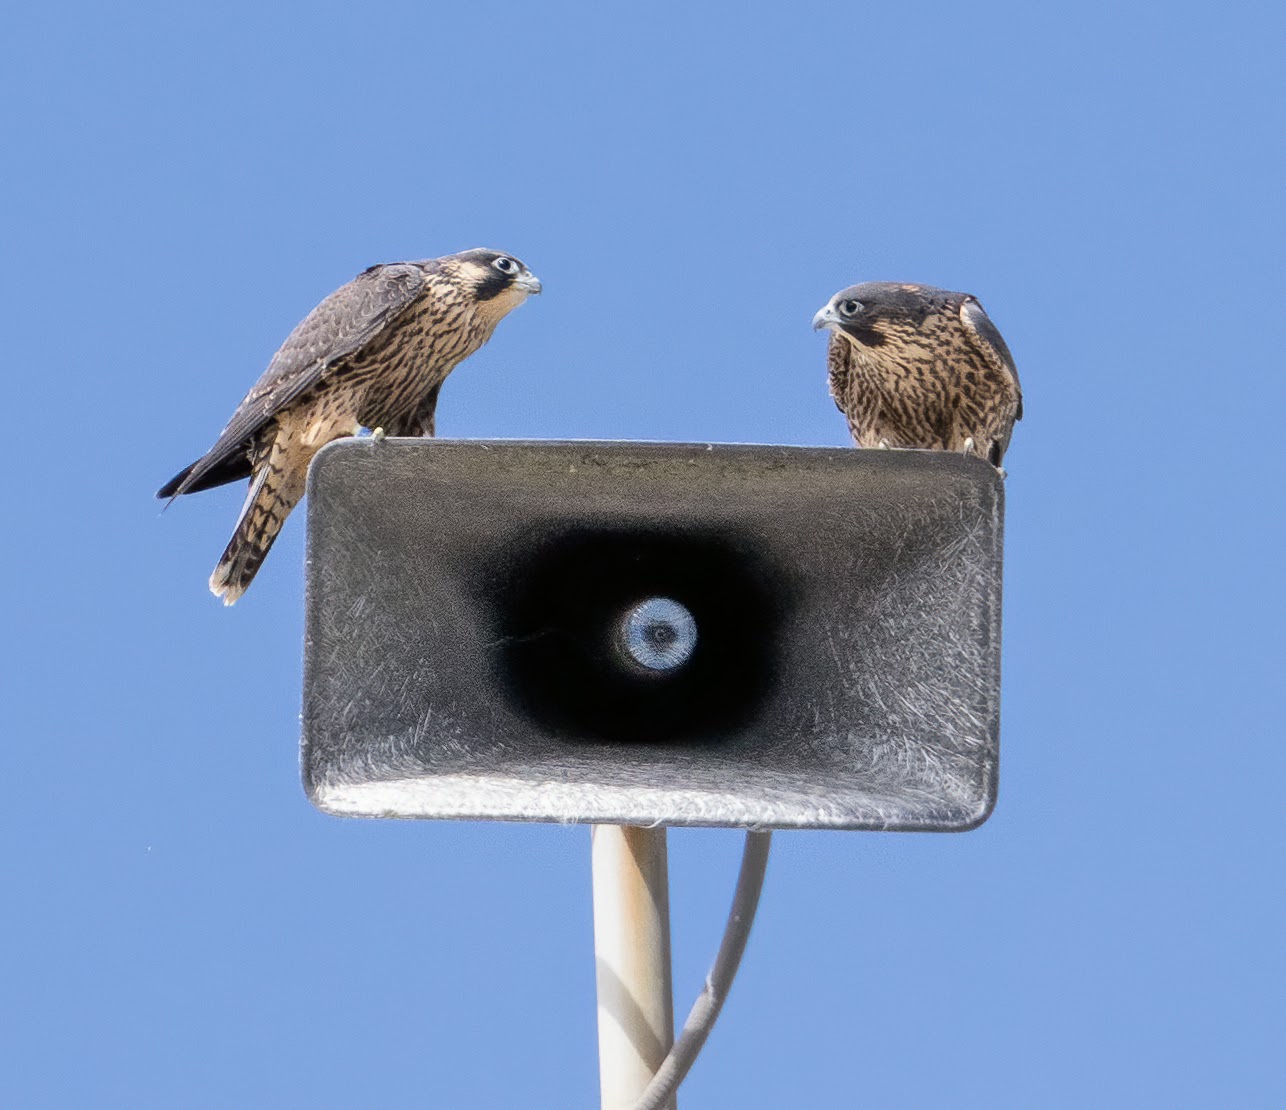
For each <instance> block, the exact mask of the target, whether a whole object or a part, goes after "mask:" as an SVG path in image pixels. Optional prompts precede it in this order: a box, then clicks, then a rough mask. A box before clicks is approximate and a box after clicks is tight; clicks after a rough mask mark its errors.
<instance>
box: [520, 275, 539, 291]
mask: <svg viewBox="0 0 1286 1110" xmlns="http://www.w3.org/2000/svg"><path fill="white" fill-rule="evenodd" d="M514 285H516V286H517V287H518V288H519V289H521V290H522V291H523V292H524V293H539V292H540V278H538V277H537V276H536V275H535V274H533V273H532V272H531V271H530V270H524V271H523V272H522V274H521V275H520V276H519V278H518V280H517V281H515V282H514Z"/></svg>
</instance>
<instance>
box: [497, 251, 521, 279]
mask: <svg viewBox="0 0 1286 1110" xmlns="http://www.w3.org/2000/svg"><path fill="white" fill-rule="evenodd" d="M492 265H493V266H494V267H495V268H496V269H497V270H499V271H500V272H501V273H502V274H512V273H516V272H517V270H518V263H517V262H515V261H514V260H513V259H512V258H506V257H505V256H504V255H503V254H502V255H501V256H500V257H499V258H497V259H496V260H495V261H494V262H493V263H492Z"/></svg>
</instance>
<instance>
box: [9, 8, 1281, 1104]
mask: <svg viewBox="0 0 1286 1110" xmlns="http://www.w3.org/2000/svg"><path fill="white" fill-rule="evenodd" d="M1282 24H1283V18H1282V16H1281V13H1280V9H1279V8H1278V7H1277V6H1274V5H1269V4H1267V3H1235V2H1234V3H1229V4H1225V5H1223V6H1221V7H1220V8H1219V9H1217V10H1215V9H1212V8H1209V7H1198V6H1194V5H1183V4H1179V5H1163V4H1159V3H1156V4H1137V3H1136V4H1124V5H1109V4H1095V3H1086V4H1078V5H1041V6H1031V5H1019V4H996V3H978V4H973V5H968V6H966V5H958V4H952V5H945V4H935V3H926V4H919V5H912V6H892V5H884V6H856V5H848V6H843V5H825V6H814V7H806V6H802V5H789V6H788V5H780V6H772V7H760V6H757V5H754V4H750V5H744V4H739V5H675V6H670V5H666V4H654V5H649V6H647V7H646V8H635V9H630V10H628V11H625V10H618V9H615V8H611V9H609V8H607V7H606V6H603V7H592V6H589V5H584V6H576V5H564V4H558V3H545V4H539V5H537V4H527V5H516V4H515V5H510V4H494V5H487V6H485V7H484V6H481V5H477V6H466V5H453V6H443V5H433V4H423V3H420V4H405V5H380V4H371V5H361V6H358V5H334V4H315V5H311V6H308V7H304V6H298V7H290V6H281V7H277V6H266V7H265V6H260V5H241V4H227V5H219V6H209V5H205V6H200V7H198V6H196V5H191V6H183V7H179V6H174V5H159V4H158V5H143V4H137V3H124V4H121V5H116V6H112V7H105V6H101V5H78V4H67V5H61V6H49V7H47V8H46V9H43V10H37V9H36V8H35V7H33V6H28V7H27V8H26V10H24V11H22V12H20V13H18V14H15V15H11V16H10V17H9V20H8V26H7V28H6V33H5V36H4V42H3V44H0V62H2V63H3V64H0V92H2V93H3V97H2V100H0V102H2V103H3V105H4V107H3V108H0V118H2V120H3V132H2V134H0V139H2V141H3V149H4V150H5V153H6V155H7V158H6V170H5V173H4V174H3V176H2V177H0V196H2V197H3V202H4V210H5V213H6V217H7V218H6V220H5V221H4V229H3V232H0V235H2V236H3V239H2V241H3V245H4V254H5V258H6V265H5V266H4V267H3V270H0V282H3V299H2V301H0V303H3V305H4V308H5V317H6V328H5V334H6V339H7V344H6V347H7V349H6V363H7V373H6V381H7V382H8V383H9V385H8V390H9V397H10V399H11V403H12V408H11V411H10V418H9V419H10V435H9V441H8V446H7V454H8V457H9V459H10V463H9V466H8V468H7V469H8V481H7V483H6V510H7V512H6V516H7V520H8V530H7V537H8V542H7V543H6V544H5V545H4V548H3V554H0V565H2V566H3V570H4V578H5V581H7V582H8V583H9V585H10V589H9V593H8V597H7V605H6V610H7V613H8V620H7V622H6V625H7V628H8V631H9V634H8V635H7V636H6V637H5V641H6V643H7V652H8V656H9V658H8V662H7V664H6V666H5V667H4V672H3V673H4V676H5V677H4V680H3V690H4V694H3V699H4V702H3V704H4V706H5V718H6V726H7V727H6V728H5V736H6V739H7V741H8V742H7V745H6V750H7V753H8V754H7V764H8V767H9V772H8V781H9V784H10V786H9V800H8V803H7V804H6V805H5V806H4V807H3V809H4V816H3V823H4V828H3V844H4V847H3V849H2V850H0V858H2V859H3V878H2V881H3V888H4V890H5V891H6V893H7V895H8V910H7V912H6V913H5V915H4V921H3V925H0V929H3V932H4V934H5V936H4V941H3V944H0V952H3V956H0V961H3V965H4V967H3V982H4V984H5V986H4V991H5V994H6V995H7V998H6V1002H5V1004H4V1006H3V1007H0V1022H3V1024H4V1026H5V1028H4V1029H3V1030H0V1033H2V1037H3V1043H4V1044H5V1046H6V1049H7V1052H8V1053H9V1054H10V1056H9V1059H8V1061H7V1062H6V1063H5V1065H4V1067H3V1068H2V1069H0V1101H3V1102H4V1103H5V1104H6V1105H13V1106H24V1107H44V1106H51V1107H52V1106H91V1105H92V1106H102V1107H112V1106H121V1107H125V1106H128V1107H131V1108H145V1107H173V1106H185V1107H227V1106H239V1107H260V1106H263V1107H277V1106H286V1105H305V1104H306V1105H310V1106H315V1107H354V1106H374V1105H410V1104H419V1105H427V1106H462V1107H463V1106H470V1107H472V1106H479V1107H518V1106H524V1107H525V1106H539V1107H545V1106H547V1107H575V1106H590V1105H593V1104H594V1100H595V1098H596V1092H597V1079H596V1055H595V1040H594V1002H593V969H592V960H591V954H590V943H591V919H590V905H589V855H588V849H589V843H588V840H589V838H588V832H587V831H586V830H585V829H583V828H553V827H543V826H533V827H526V826H511V825H487V824H439V823H382V822H355V821H341V820H337V819H334V818H329V817H325V816H323V815H321V814H319V813H316V812H314V811H313V810H312V809H311V808H310V807H309V805H308V803H307V801H306V800H305V798H304V796H303V794H302V791H301V789H300V787H299V783H298V767H297V758H298V749H297V744H298V712H299V688H300V656H301V648H300V642H301V630H302V605H301V601H302V570H301V566H302V545H303V534H302V533H303V529H302V519H297V520H293V521H292V522H291V524H290V526H288V528H287V530H286V533H285V535H284V536H283V537H282V539H281V541H280V542H279V543H278V544H277V547H276V549H275V550H274V551H273V554H272V556H271V558H270V559H269V560H268V563H267V565H266V567H265V569H264V571H263V573H262V574H261V575H260V577H259V579H258V580H257V581H256V583H255V585H254V587H253V589H252V590H251V591H250V593H249V594H248V595H247V597H246V598H245V599H244V601H243V602H242V603H241V604H239V605H238V606H237V607H236V608H234V609H232V610H224V609H223V608H222V607H221V606H220V605H218V604H217V603H216V602H215V600H214V599H213V598H212V597H211V596H210V595H209V594H208V592H207V591H206V587H205V579H206V577H207V575H208V573H209V571H210V568H211V567H212V565H213V563H214V560H215V559H216V557H217V556H218V553H219V551H220V550H221V549H222V545H223V543H224V542H225V540H226V538H227V533H228V531H229V530H230V528H231V525H232V521H233V519H234V517H235V514H236V511H237V508H238V506H239V502H240V496H241V495H240V492H239V491H236V490H233V489H225V490H222V491H219V492H215V493H210V494H205V495H202V496H200V497H194V498H190V499H185V500H184V502H182V503H180V504H178V505H175V506H174V507H173V508H172V509H171V510H170V511H169V512H167V513H165V514H164V516H161V515H160V514H159V511H158V510H159V505H158V503H157V502H155V501H154V500H153V499H152V496H151V495H152V492H153V491H154V490H155V489H156V488H157V486H158V485H159V484H160V483H161V482H162V481H164V480H165V479H166V478H168V477H169V476H170V474H172V473H173V472H174V471H175V470H176V469H178V468H179V467H180V466H182V465H184V464H185V463H187V462H188V461H190V460H191V459H192V458H194V457H195V456H196V455H197V454H199V453H200V452H201V451H203V450H204V449H205V448H206V446H208V444H209V442H210V441H211V440H212V439H213V437H214V435H215V434H216V433H217V432H218V430H219V428H220V427H221V426H222V424H223V423H224V421H225V420H226V418H227V416H228V415H229V414H230V412H231V410H232V408H233V406H234V405H235V404H236V402H237V401H238V399H239V398H240V397H241V395H242V394H243V392H244V391H245V389H246V388H247V387H248V386H249V385H250V384H251V383H252V382H253V381H254V380H255V378H256V377H257V376H258V375H259V373H260V372H261V370H262V369H263V367H264V365H265V364H266V362H267V360H268V358H269V357H270V355H271V354H272V352H273V350H274V349H275V348H276V346H277V345H278V344H279V343H280V341H281V340H282V339H283V338H284V337H285V335H286V333H287V332H288V331H289V330H290V328H291V327H293V326H294V324H295V323H296V322H297V321H298V320H299V319H300V318H301V317H302V316H303V314H304V313H305V312H306V311H307V310H308V309H309V308H311V307H312V305H313V304H315V303H316V302H317V301H318V300H319V299H320V298H321V297H322V296H324V295H325V294H326V293H328V292H329V291H330V290H332V289H333V288H335V287H336V286H338V285H339V284H341V283H342V282H344V281H346V280H348V279H349V278H350V277H351V276H353V274H355V273H356V272H357V271H358V270H360V269H362V268H364V267H365V266H367V265H369V264H370V263H372V262H376V261H388V260H394V259H400V258H419V257H426V256H432V255H437V254H443V253H447V252H450V251H454V250H459V249H463V248H466V247H470V246H476V245H488V246H495V247H499V248H503V249H505V250H509V251H512V252H514V253H516V254H517V255H518V256H520V257H521V258H523V259H524V260H525V261H526V262H527V263H528V264H529V265H530V266H531V268H532V269H533V270H534V271H535V272H536V273H537V274H538V275H540V277H541V278H542V279H543V280H544V282H545V288H546V292H545V295H544V296H542V297H541V298H539V299H538V300H536V301H533V302H531V303H529V304H528V305H526V306H524V307H523V308H522V309H521V310H520V311H518V312H517V313H515V314H514V315H513V317H511V318H510V319H508V320H506V321H505V322H504V323H503V324H502V325H501V327H500V329H499V330H498V332H497V334H496V337H495V339H494V340H493V342H492V343H491V344H490V345H489V346H488V347H487V348H485V349H484V350H483V351H482V352H480V353H479V354H478V355H477V356H475V357H474V358H473V359H471V360H470V361H469V362H467V363H466V364H465V365H464V366H462V367H461V368H460V370H459V371H457V373H456V374H455V375H454V376H453V377H452V378H451V380H450V382H449V383H448V385H447V387H446V389H445V390H444V393H443V399H442V404H441V408H440V410H439V432H440V433H441V434H443V435H452V436H469V437H480V436H502V437H507V436H528V437H537V438H556V437H570V436H595V437H603V438H621V439H629V438H655V439H671V440H685V439H696V440H726V441H748V442H755V441H759V442H779V443H799V444H842V443H844V442H845V431H844V427H843V422H842V420H841V418H840V417H839V415H838V414H837V413H836V412H835V410H834V408H833V406H832V404H831V402H830V400H829V398H828V397H827V395H826V390H825V373H824V341H823V339H822V338H821V337H819V336H817V335H814V334H813V333H812V332H811V331H810V328H809V321H810V319H811V317H812V314H813V313H814V312H815V311H816V309H817V308H818V307H820V305H821V304H822V303H823V302H824V301H825V300H826V299H827V298H828V297H829V296H830V295H831V294H832V293H833V292H835V291H836V290H837V289H839V288H840V287H842V286H844V285H847V284H850V283H852V282H854V281H859V280H873V279H897V280H915V281H922V282H929V283H933V284H938V285H944V286H947V287H951V288H958V289H965V290H968V291H970V292H973V293H975V294H977V295H978V296H979V297H980V298H981V300H982V301H983V303H984V304H985V305H986V307H987V309H988V311H989V313H990V314H991V316H992V318H993V319H994V320H995V321H996V322H997V324H998V325H999V326H1000V328H1001V329H1002V331H1003V332H1004V334H1005V336H1006V338H1007V340H1008V342H1009V345H1010V347H1011V348H1012V349H1013V351H1014V354H1015V357H1016V359H1017V362H1018V365H1019V368H1020V370H1021V372H1022V375H1023V383H1024V389H1025V394H1026V407H1027V419H1026V420H1025V421H1024V422H1023V424H1022V425H1020V426H1019V428H1018V431H1017V434H1016V436H1015V439H1014V444H1013V447H1012V449H1011V452H1010V455H1009V457H1008V458H1007V460H1006V461H1007V463H1008V465H1009V470H1010V472H1011V477H1010V480H1009V485H1008V520H1007V547H1006V595H1005V607H1006V608H1005V649H1004V650H1005V679H1004V683H1005V685H1004V716H1003V727H1002V753H1003V754H1002V765H1001V779H1002V785H1001V797H1000V802H999V806H998V808H997V810H996V812H995V815H994V816H993V817H992V818H991V820H990V821H989V822H988V823H987V824H986V825H985V826H984V827H983V828H982V829H980V830H978V831H977V832H974V833H970V834H967V835H960V836H927V835H893V834H887V835H882V834H856V833H854V834H838V833H830V834H821V833H817V834H812V833H796V834H789V835H782V836H780V837H779V838H778V841H777V844H776V851H775V855H774V858H773V861H772V864H771V868H770V873H769V878H768V887H767V890H766V892H765V896H764V901H763V905H762V910H761V915H760V919H759V922H758V924H757V926H756V931H755V935H754V937H753V939H752V941H751V946H750V949H749V952H748V954H747V959H746V964H745V966H744V968H743V971H742V975H741V977H740V979H739V980H738V982H737V985H736V988H735V990H734V993H733V996H732V999H731V1001H730V1003H729V1006H728V1008H727V1009H726V1011H725V1013H724V1016H723V1018H722V1019H721V1022H720V1025H719V1027H718V1028H717V1030H716V1031H715V1034H714V1036H713V1037H712V1039H711V1041H710V1042H709V1045H708V1046H707V1049H706V1052H705V1054H704V1055H703V1056H702V1058H701V1060H700V1061H699V1063H698V1065H697V1068H696V1070H695V1071H694V1073H693V1075H692V1077H691V1079H690V1080H689V1083H688V1085H687V1087H686V1088H685V1099H684V1100H683V1105H685V1106H687V1107H738V1108H757V1107H764V1108H771V1107H783V1106H835V1107H848V1106H879V1107H920V1106H929V1105H937V1106H951V1107H983V1106H986V1107H996V1106H1003V1107H1010V1106H1012V1107H1030V1106H1047V1107H1061V1106H1067V1107H1073V1106H1075V1107H1082V1106H1105V1107H1107V1106H1121V1107H1134V1106H1162V1105H1164V1106H1170V1107H1182V1106H1193V1107H1198V1106H1212V1105H1223V1106H1234V1105H1235V1106H1269V1105H1280V1104H1281V1102H1282V1100H1283V1098H1286V1092H1284V1091H1283V1089H1282V1079H1281V1066H1280V1047H1281V1046H1280V1028H1281V1022H1282V1019H1283V1016H1284V1015H1283V1012H1282V1011H1283V1007H1282V998H1283V983H1282V967H1281V938H1282V935H1283V925H1286V920H1283V918H1284V917H1286V915H1284V914H1283V908H1282V901H1281V893H1280V892H1281V855H1282V833H1281V813H1282V801H1281V789H1280V784H1281V782H1282V781H1283V772H1286V765H1284V760H1283V754H1282V753H1283V743H1282V741H1283V733H1284V731H1286V730H1284V729H1283V724H1284V722H1283V714H1282V710H1281V695H1280V689H1281V683H1282V662H1283V659H1282V650H1281V642H1282V632H1281V629H1282V618H1283V616H1284V614H1283V605H1282V591H1281V587H1280V567H1281V561H1282V558H1281V550H1282V541H1283V526H1282V520H1281V517H1282V498H1281V486H1282V482H1281V479H1282V467H1281V462H1280V458H1281V449H1280V446H1279V443H1280V439H1281V429H1282V421H1283V411H1284V409H1286V394H1284V391H1283V386H1282V381H1283V373H1282V350H1283V346H1284V340H1286V335H1284V334H1283V330H1284V329H1283V325H1282V320H1283V313H1282V304H1283V301H1284V298H1286V289H1283V284H1284V282H1283V271H1282V257H1283V245H1284V244H1283V238H1284V237H1283V204H1282V185H1283V172H1282V171H1283V168H1284V165H1283V163H1284V161H1286V159H1284V158H1283V143H1282V123H1283V118H1282V117H1283V112H1282V103H1283V93H1284V92H1286V90H1284V89H1283V79H1282V77H1281V64H1280V57H1281V48H1280V43H1281V36H1282V30H1283V25H1282ZM738 847H739V836H738V834H736V833H733V832H728V831H680V832H678V833H676V834H674V835H673V837H672V847H671V857H672V870H673V892H672V900H673V905H674V911H675V922H674V928H675V943H676V954H675V964H676V967H675V975H676V1003H677V1006H678V1008H679V1009H680V1010H681V1011H685V1010H686V1007H687V1005H688V1003H689V1002H690V1000H691V998H692V997H693V995H694V994H695V992H696V991H697V990H698V989H699V988H700V985H701V979H702V976H703V975H704V972H705V969H706V966H707V963H708V961H709V959H710V956H711V955H712V953H713V951H714V947H715V945H716V942H717V938H718V933H719V930H720V928H721V925H722V918H723V914H724V912H725V909H726V903H727V899H728V896H729V894H730V892H731V886H732V879H733V874H734V870H735V861H736V856H737V853H738Z"/></svg>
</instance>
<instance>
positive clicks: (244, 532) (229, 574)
mask: <svg viewBox="0 0 1286 1110" xmlns="http://www.w3.org/2000/svg"><path fill="white" fill-rule="evenodd" d="M295 469H298V467H292V466H290V463H289V460H287V459H285V458H284V457H283V452H282V450H281V447H280V442H278V443H277V444H274V445H273V448H272V450H271V452H270V454H269V457H268V458H267V459H266V460H265V461H264V462H263V463H261V464H260V466H259V469H258V470H257V471H256V472H255V475H254V478H253V479H252V480H251V482H250V492H249V493H248V494H247V495H246V501H245V505H244V506H242V509H241V515H240V516H239V517H238V518H237V526H236V528H235V529H234V530H233V533H232V539H230V540H229V541H228V546H227V547H226V548H224V551H223V555H222V556H221V557H220V559H219V565H218V566H216V567H215V568H214V573H213V574H211V575H210V591H211V593H213V594H214V595H215V597H221V598H223V603H224V605H232V604H233V603H234V602H235V601H236V600H237V598H239V597H240V596H241V595H242V594H243V593H245V592H246V588H247V587H248V586H249V585H250V583H251V582H252V581H253V580H254V576H255V575H256V574H257V573H258V572H259V568H260V567H261V566H262V565H263V561H264V558H265V557H266V556H267V554H268V550H269V549H270V548H271V547H272V544H273V541H274V540H275V539H276V538H277V533H278V532H280V531H281V526H282V525H283V524H285V522H286V517H287V516H289V515H290V510H291V509H293V508H294V507H295V505H296V504H298V502H299V499H300V498H301V497H302V496H303V493H304V490H303V479H302V476H295V475H294V473H293V471H294V470H295Z"/></svg>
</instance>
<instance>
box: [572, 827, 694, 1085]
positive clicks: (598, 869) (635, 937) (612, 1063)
mask: <svg viewBox="0 0 1286 1110" xmlns="http://www.w3.org/2000/svg"><path fill="white" fill-rule="evenodd" d="M590 836H591V838H592V851H591V854H592V867H593V875H594V961H595V978H596V981H597V984H598V1061H599V1090H600V1097H601V1105H602V1110H630V1108H631V1107H633V1106H634V1104H635V1103H636V1102H638V1100H639V1096H641V1095H642V1094H643V1092H644V1090H646V1089H647V1085H648V1083H649V1081H650V1080H651V1079H652V1076H653V1075H655V1074H656V1071H657V1069H658V1068H659V1067H660V1066H661V1063H662V1061H663V1060H664V1059H665V1057H666V1054H667V1053H668V1052H669V1051H670V1046H671V1045H672V1044H673V1043H674V998H673V995H672V994H671V989H670V889H669V868H668V863H667V856H666V842H665V829H664V828H639V827H638V826H635V825H594V826H593V827H592V828H591V829H590ZM674 1106H675V1102H674V1100H673V1099H672V1100H671V1101H670V1102H668V1103H666V1110H674Z"/></svg>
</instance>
